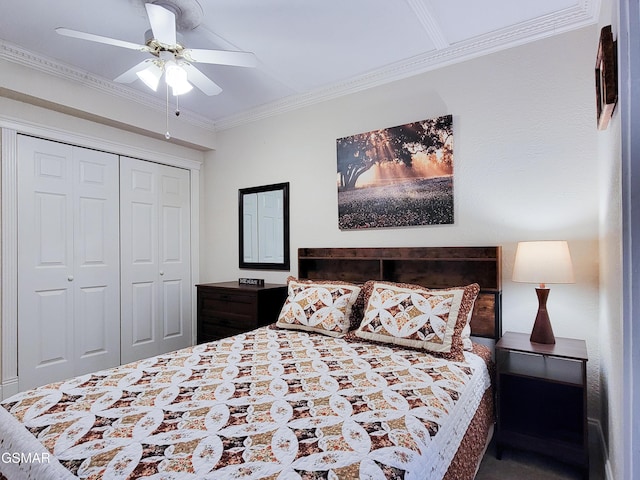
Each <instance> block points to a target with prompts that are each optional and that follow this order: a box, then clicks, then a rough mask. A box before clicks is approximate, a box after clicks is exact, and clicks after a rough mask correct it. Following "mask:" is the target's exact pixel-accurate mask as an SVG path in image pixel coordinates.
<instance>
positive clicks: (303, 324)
mask: <svg viewBox="0 0 640 480" xmlns="http://www.w3.org/2000/svg"><path fill="white" fill-rule="evenodd" d="M287 288H288V295H287V299H286V300H285V302H284V305H283V307H282V310H281V311H280V315H279V316H278V321H277V322H276V326H278V327H280V328H287V329H292V330H306V331H312V332H318V333H322V334H324V335H329V336H332V337H342V336H344V335H345V334H346V333H347V332H348V331H349V329H350V328H351V315H352V311H353V310H354V305H355V304H356V301H357V299H358V296H359V294H360V291H361V287H359V286H358V285H355V284H351V283H346V282H337V281H336V282H333V281H324V280H323V281H313V280H297V279H296V278H294V277H289V278H288V279H287Z"/></svg>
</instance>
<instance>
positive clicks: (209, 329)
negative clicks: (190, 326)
mask: <svg viewBox="0 0 640 480" xmlns="http://www.w3.org/2000/svg"><path fill="white" fill-rule="evenodd" d="M199 327H200V328H199V329H198V343H202V342H211V341H213V340H219V339H220V338H227V337H232V336H233V335H238V334H239V333H244V332H245V330H240V329H238V328H229V327H223V326H219V325H215V324H212V323H208V324H203V325H200V326H199Z"/></svg>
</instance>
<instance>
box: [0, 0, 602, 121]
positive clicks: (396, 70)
mask: <svg viewBox="0 0 640 480" xmlns="http://www.w3.org/2000/svg"><path fill="white" fill-rule="evenodd" d="M408 1H409V2H410V5H411V6H412V8H413V9H414V11H415V10H416V9H417V8H418V7H419V4H418V3H416V1H415V0H408ZM600 1H601V0H581V1H580V3H579V4H578V5H576V6H574V7H571V8H567V9H565V10H562V11H559V12H554V13H553V14H549V15H546V16H544V17H541V18H538V19H536V20H535V21H529V22H523V23H521V24H518V25H515V26H513V27H510V28H506V29H503V30H499V31H496V32H492V33H490V34H487V35H483V36H479V37H474V38H473V39H471V40H469V41H464V42H459V43H455V44H451V45H446V44H445V41H444V39H443V38H440V39H439V40H438V35H439V34H438V32H437V31H434V30H433V29H431V30H430V32H431V33H430V35H431V36H432V38H433V37H434V36H435V38H436V41H435V43H436V46H437V48H436V49H434V50H432V51H429V52H426V53H424V54H422V55H418V56H415V57H412V58H409V59H406V60H403V61H400V62H396V63H393V64H390V65H386V66H384V67H382V68H380V69H377V70H373V71H370V72H368V73H366V74H363V75H360V76H358V77H354V78H351V79H348V80H346V81H341V82H338V83H335V84H332V85H329V86H326V87H323V88H320V89H317V90H314V91H311V92H306V93H301V94H296V95H291V96H289V97H285V98H283V99H280V100H277V101H274V102H271V103H268V104H265V105H261V106H259V107H257V108H253V109H249V110H246V111H243V112H240V113H238V114H235V115H230V116H227V117H224V118H221V119H218V120H211V119H207V118H205V117H203V116H200V115H197V114H195V113H194V112H190V111H186V110H183V111H182V115H181V117H180V119H181V122H185V123H188V124H190V125H192V126H195V127H198V128H202V129H204V130H210V131H212V132H215V131H222V130H227V129H230V128H234V127H238V126H241V125H244V124H247V123H251V122H255V121H259V120H263V119H266V118H269V117H273V116H276V115H280V114H283V113H286V112H290V111H293V110H297V109H299V108H303V107H307V106H310V105H315V104H318V103H321V102H325V101H328V100H332V99H336V98H339V97H342V96H345V95H349V94H352V93H357V92H360V91H363V90H367V89H369V88H374V87H377V86H380V85H384V84H387V83H390V82H394V81H397V80H401V79H404V78H408V77H411V76H414V75H418V74H421V73H425V72H428V71H432V70H435V69H438V68H441V67H445V66H448V65H452V64H455V63H460V62H463V61H466V60H470V59H473V58H477V57H480V56H482V55H487V54H490V53H495V52H497V51H500V50H505V49H508V48H511V47H514V46H518V45H522V44H524V43H528V42H531V41H535V40H540V39H543V38H547V37H550V36H554V35H558V34H561V33H565V32H568V31H571V30H575V29H578V28H582V27H585V26H589V25H593V24H596V23H597V21H598V16H599V12H600ZM420 12H422V10H420V11H419V12H417V14H419V15H420V14H421V13H420ZM422 13H424V12H422ZM421 22H422V23H423V26H425V28H431V27H430V24H431V23H432V21H431V19H430V18H429V17H425V16H424V15H422V16H421ZM0 58H2V59H5V60H7V61H9V62H13V63H17V64H21V65H24V66H26V67H28V68H31V69H34V70H38V71H41V72H44V73H46V74H48V75H53V76H56V77H60V78H63V79H66V80H68V81H70V82H76V83H82V85H84V86H88V87H90V88H93V89H96V90H98V91H100V92H102V93H106V94H109V95H114V96H117V97H121V98H124V99H126V100H128V101H131V102H136V103H138V104H141V105H144V106H145V107H148V108H152V109H154V110H156V111H158V112H160V113H164V112H165V108H166V105H165V103H164V102H163V101H160V100H159V99H157V98H156V97H153V96H151V95H147V94H145V93H142V92H140V91H138V90H135V89H132V88H129V87H126V86H124V85H122V84H118V83H115V82H112V81H110V80H106V79H104V78H101V77H98V76H96V75H93V74H91V73H88V72H85V71H82V70H79V69H76V68H74V67H71V66H69V65H64V64H61V63H59V62H57V61H55V60H53V59H50V58H45V57H42V56H39V55H36V54H34V53H32V52H29V51H27V50H24V49H22V48H20V47H17V46H15V45H12V44H10V43H8V42H5V41H3V40H0Z"/></svg>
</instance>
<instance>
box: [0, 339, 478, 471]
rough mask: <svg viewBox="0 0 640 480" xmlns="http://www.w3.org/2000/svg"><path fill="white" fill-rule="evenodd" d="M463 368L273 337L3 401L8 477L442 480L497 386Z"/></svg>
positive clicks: (0, 428)
mask: <svg viewBox="0 0 640 480" xmlns="http://www.w3.org/2000/svg"><path fill="white" fill-rule="evenodd" d="M465 358H466V360H465V361H464V362H451V361H448V360H443V359H440V358H436V357H433V356H431V355H429V354H427V353H422V352H418V351H413V350H404V349H402V348H401V347H387V346H384V345H378V344H369V343H366V342H365V341H358V342H354V341H347V340H345V339H339V338H333V337H328V336H323V335H319V334H315V333H307V332H301V331H293V330H279V329H274V328H268V327H264V328H260V329H258V330H255V331H253V332H249V333H246V334H242V335H237V336H235V337H231V338H228V339H224V340H220V341H217V342H212V343H207V344H202V345H197V346H194V347H191V348H187V349H184V350H180V351H177V352H173V353H171V354H167V355H162V356H158V357H153V358H149V359H146V360H143V361H139V362H135V363H131V364H128V365H123V366H120V367H117V368H114V369H111V370H105V371H102V372H97V373H93V374H88V375H84V376H81V377H77V378H74V379H72V380H69V381H66V382H59V383H55V384H51V385H47V386H44V387H40V388H37V389H34V390H30V391H27V392H23V393H20V394H17V395H15V396H13V397H12V398H9V399H7V400H4V401H3V402H1V408H0V452H2V455H3V458H4V459H6V460H8V461H3V462H2V463H0V471H2V472H3V473H4V474H5V475H6V476H7V477H8V478H10V479H11V480H14V479H15V480H18V479H19V478H33V479H37V480H46V479H50V478H51V479H54V478H55V479H63V478H82V479H134V478H142V477H144V478H149V479H158V480H159V479H162V480H169V479H176V480H177V479H181V480H183V479H185V480H186V479H215V480H225V479H269V480H276V479H278V480H293V479H296V480H299V479H305V480H306V479H309V480H310V479H347V480H352V479H371V480H373V479H400V478H404V479H416V480H417V479H420V480H424V479H441V478H442V477H443V476H444V474H445V473H446V471H447V467H448V465H449V462H450V461H451V459H452V458H453V456H454V454H455V453H456V450H457V448H458V445H459V444H460V440H461V439H462V436H463V435H464V433H465V431H466V429H467V426H468V425H469V422H470V420H471V417H472V416H473V414H474V411H475V409H476V408H477V406H478V404H479V402H480V399H481V398H482V396H483V394H484V391H485V390H486V389H487V388H488V387H489V382H490V380H489V374H488V371H487V367H486V364H485V362H484V360H482V359H481V358H480V357H479V356H477V355H475V354H473V353H470V352H465ZM25 427H26V428H25ZM36 439H37V440H36ZM17 452H19V453H20V455H22V461H21V462H13V461H11V458H13V457H9V456H7V455H14V456H15V455H16V453H17ZM27 453H28V454H29V455H32V456H30V457H25V456H24V455H25V454H27ZM36 459H37V461H36ZM45 459H46V460H47V461H44V460H45ZM18 463H20V464H18Z"/></svg>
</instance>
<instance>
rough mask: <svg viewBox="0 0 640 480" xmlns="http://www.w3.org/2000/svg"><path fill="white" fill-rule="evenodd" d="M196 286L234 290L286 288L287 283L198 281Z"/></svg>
mask: <svg viewBox="0 0 640 480" xmlns="http://www.w3.org/2000/svg"><path fill="white" fill-rule="evenodd" d="M196 287H214V288H227V289H235V290H267V289H271V288H283V287H284V288H286V287H287V285H286V284H283V283H265V284H264V285H262V286H258V285H244V284H242V285H241V284H239V283H238V282H237V281H235V282H217V283H199V284H198V285H196Z"/></svg>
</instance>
